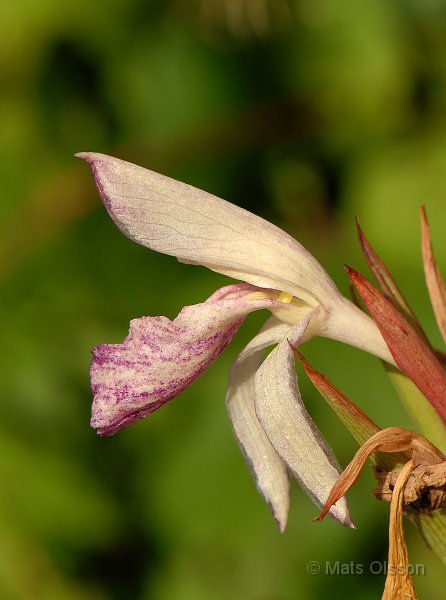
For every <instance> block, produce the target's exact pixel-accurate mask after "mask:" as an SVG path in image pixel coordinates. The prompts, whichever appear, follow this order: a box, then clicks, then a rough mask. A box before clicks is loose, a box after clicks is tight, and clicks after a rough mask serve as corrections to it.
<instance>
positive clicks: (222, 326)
mask: <svg viewBox="0 0 446 600" xmlns="http://www.w3.org/2000/svg"><path fill="white" fill-rule="evenodd" d="M252 291H257V288H254V287H253V286H249V285H247V284H237V285H231V286H227V287H225V288H222V289H220V290H218V291H217V292H216V293H214V294H213V295H212V296H211V297H210V298H208V300H206V301H205V302H203V303H202V304H197V305H194V306H187V307H185V308H183V310H182V311H181V313H180V314H179V315H178V317H177V318H176V319H175V320H174V321H170V320H169V319H167V318H166V317H142V318H140V319H134V320H133V321H132V322H131V324H130V332H129V335H128V336H127V338H126V339H125V340H124V342H123V343H122V344H102V345H100V346H97V347H96V348H95V349H94V350H93V361H92V364H91V370H90V374H91V383H92V389H93V393H94V401H93V409H92V419H91V425H92V427H94V428H95V429H97V431H98V433H99V434H100V435H112V434H114V433H116V432H117V431H119V430H120V429H123V428H124V427H127V426H128V425H130V424H131V423H134V422H135V421H138V420H140V419H142V418H143V417H145V416H147V415H149V414H150V413H152V412H154V411H155V410H157V409H158V408H159V407H161V406H162V405H163V404H165V403H166V402H168V401H169V400H171V399H172V398H175V397H176V396H178V394H179V393H180V392H182V391H183V390H184V389H185V388H186V387H188V386H189V385H190V384H191V383H192V382H193V381H194V380H195V379H197V377H199V376H200V375H201V374H202V373H204V371H205V370H206V369H207V368H208V367H209V366H210V365H211V364H212V363H213V362H214V361H215V360H216V359H217V358H218V356H219V355H220V354H221V352H223V350H224V349H225V348H226V346H227V345H228V344H229V342H230V341H231V340H232V338H233V337H234V335H235V333H236V332H237V330H238V329H239V327H240V325H241V324H242V322H243V320H244V318H245V316H246V315H247V314H248V313H250V312H252V311H254V310H260V309H262V308H273V307H274V306H277V305H278V304H279V303H278V302H277V301H276V300H273V299H271V298H262V299H260V300H255V299H253V300H246V299H244V297H245V296H246V295H247V294H248V293H249V292H252Z"/></svg>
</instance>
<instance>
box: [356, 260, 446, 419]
mask: <svg viewBox="0 0 446 600" xmlns="http://www.w3.org/2000/svg"><path fill="white" fill-rule="evenodd" d="M347 271H348V274H349V275H350V278H351V280H352V282H353V283H354V285H355V287H356V289H357V290H358V292H359V294H360V296H361V298H362V299H363V301H364V303H365V304H366V306H367V308H368V309H369V310H370V312H371V314H372V317H373V319H374V320H375V322H376V324H377V325H378V328H379V330H380V331H381V333H382V335H383V337H384V339H385V340H386V342H387V345H388V346H389V349H390V352H391V353H392V356H393V358H394V359H395V362H396V364H397V365H398V367H399V368H400V369H401V370H402V371H404V372H405V373H407V375H408V376H409V377H410V378H411V379H412V381H413V382H414V383H415V385H416V386H417V387H418V389H419V390H420V391H421V392H422V393H423V394H424V395H425V396H426V398H427V399H428V400H429V402H430V403H431V404H432V406H433V407H434V408H435V410H436V411H437V413H438V414H439V416H440V417H441V418H442V419H443V421H444V422H445V423H446V402H445V399H446V372H445V371H444V369H443V367H442V365H441V363H440V362H439V360H438V359H437V357H436V356H435V354H434V352H433V351H432V349H431V348H430V346H429V345H428V344H427V343H426V342H425V341H424V339H423V338H422V337H421V336H420V334H419V333H417V331H415V329H414V328H413V327H412V326H411V325H410V323H408V321H407V320H406V319H405V318H404V316H403V315H402V314H401V313H400V312H399V310H398V309H396V308H395V306H394V305H393V304H392V303H391V302H390V301H389V300H387V298H385V297H384V296H383V295H382V294H381V293H380V292H379V291H378V290H377V289H376V288H375V286H374V285H372V284H371V283H370V282H369V281H367V279H365V277H363V276H362V275H361V274H360V273H358V272H357V271H355V270H354V269H352V268H350V267H347Z"/></svg>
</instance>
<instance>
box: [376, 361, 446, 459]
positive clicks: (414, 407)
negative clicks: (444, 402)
mask: <svg viewBox="0 0 446 600" xmlns="http://www.w3.org/2000/svg"><path fill="white" fill-rule="evenodd" d="M383 364H384V366H385V368H386V371H387V374H388V375H389V377H390V381H391V382H392V384H393V386H394V387H395V389H396V391H397V392H398V395H399V397H400V399H401V402H402V403H403V405H404V407H405V409H406V410H407V412H408V413H409V415H410V417H411V418H412V420H413V421H414V422H415V423H416V425H417V426H418V427H419V430H420V432H421V433H422V434H423V435H424V436H425V437H426V438H427V439H428V440H430V441H431V442H432V443H433V444H435V446H437V448H439V450H441V451H442V452H444V453H446V426H445V424H444V423H443V421H442V419H440V417H439V416H438V413H437V411H436V410H435V409H434V407H433V406H432V405H431V403H430V402H429V401H428V400H427V399H426V398H425V397H424V396H423V394H422V393H421V392H420V390H419V389H418V388H417V387H416V385H415V384H414V383H413V382H412V381H411V380H410V379H409V378H408V377H407V375H405V374H404V373H402V372H401V371H400V370H398V369H396V368H395V367H392V366H391V365H388V364H387V363H383Z"/></svg>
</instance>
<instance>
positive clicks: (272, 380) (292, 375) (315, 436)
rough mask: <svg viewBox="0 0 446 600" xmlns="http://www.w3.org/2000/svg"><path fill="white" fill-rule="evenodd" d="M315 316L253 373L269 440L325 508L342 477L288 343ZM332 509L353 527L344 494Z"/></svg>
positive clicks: (305, 322)
mask: <svg viewBox="0 0 446 600" xmlns="http://www.w3.org/2000/svg"><path fill="white" fill-rule="evenodd" d="M310 319H311V315H307V316H306V317H305V318H304V319H303V320H302V321H301V322H300V323H299V324H298V325H296V326H295V327H294V328H293V329H292V330H290V332H289V333H288V335H287V338H286V339H284V340H283V341H282V342H281V343H280V344H279V345H278V346H277V347H276V348H275V349H274V350H273V351H272V352H271V353H270V354H269V355H268V357H267V358H266V359H265V361H264V362H263V364H262V366H261V367H260V368H259V369H258V371H257V374H256V376H255V377H254V395H255V406H256V413H257V417H258V419H259V421H260V423H261V424H262V427H263V429H264V431H265V433H266V434H267V436H268V437H269V440H270V442H271V443H272V445H273V446H274V448H275V449H276V451H277V453H278V454H279V456H281V457H282V459H283V460H284V461H285V462H286V463H287V465H288V467H289V468H290V470H291V471H292V473H293V474H294V476H295V477H296V479H297V480H298V481H299V483H300V485H301V486H302V487H303V488H304V490H305V491H306V492H307V494H308V495H309V496H310V497H311V498H312V499H313V501H314V502H315V503H316V504H317V505H318V506H320V507H322V506H323V505H324V503H325V501H326V499H327V497H328V494H329V492H330V490H331V488H332V486H333V485H334V483H335V482H336V480H337V479H338V477H339V465H338V463H337V461H336V458H335V456H334V454H333V452H332V450H331V449H330V447H329V446H328V444H327V442H326V441H325V440H324V438H323V437H322V434H321V433H320V431H319V430H318V428H317V427H316V425H315V424H314V423H313V421H312V420H311V417H310V415H309V414H308V412H307V411H306V409H305V406H304V405H303V402H302V399H301V396H300V393H299V389H298V387H297V379H296V372H295V368H294V358H293V353H292V351H291V348H290V346H289V344H288V340H289V341H290V343H292V344H293V345H295V346H297V345H298V344H299V342H300V341H301V338H302V336H303V334H304V332H305V329H306V327H307V325H308V322H309V320H310ZM331 514H332V516H333V517H335V518H336V519H337V520H339V521H340V522H341V523H343V524H344V525H347V526H350V527H351V526H352V521H351V519H350V515H349V512H348V508H347V503H346V501H345V499H344V498H343V499H341V500H340V501H339V502H338V503H337V504H336V505H335V506H334V507H332V512H331Z"/></svg>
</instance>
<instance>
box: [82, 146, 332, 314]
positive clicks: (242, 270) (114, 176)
mask: <svg viewBox="0 0 446 600" xmlns="http://www.w3.org/2000/svg"><path fill="white" fill-rule="evenodd" d="M77 156H80V157H81V158H85V159H86V160H87V161H88V162H89V163H90V164H91V167H92V170H93V174H94V176H95V178H96V184H97V186H98V189H99V192H100V194H101V197H102V200H103V201H104V204H105V206H106V207H107V209H108V211H109V213H110V215H111V217H112V218H113V220H114V221H115V223H116V224H117V225H118V227H119V228H120V229H121V230H122V231H123V232H124V233H125V234H126V235H127V236H128V237H129V238H131V239H132V240H134V241H136V242H138V243H140V244H142V245H143V246H147V247H149V248H151V249H153V250H156V251H157V252H162V253H164V254H170V255H173V256H176V257H177V258H178V259H179V260H181V261H183V262H189V263H196V264H200V265H204V266H206V267H209V268H210V269H212V270H214V271H217V272H219V273H223V274H225V275H229V276H231V277H234V278H235V279H240V280H242V281H247V282H249V283H251V284H254V285H256V286H259V287H267V288H274V289H279V290H283V291H285V292H288V293H290V294H292V295H293V296H298V297H300V298H302V299H303V300H305V301H307V302H308V303H309V304H313V305H314V304H317V303H321V304H323V305H324V304H325V303H327V304H329V303H330V300H331V299H332V298H335V297H338V296H339V291H338V290H337V288H336V286H335V285H334V283H333V281H332V280H331V279H330V277H329V276H328V274H327V273H326V272H325V270H324V269H323V268H322V267H321V265H320V264H319V263H318V262H317V260H316V259H315V258H314V257H313V256H312V255H311V254H310V253H309V252H308V251H307V250H306V249H305V248H304V247H303V246H301V245H300V244H299V243H298V242H297V241H296V240H294V239H293V238H292V237H291V236H289V235H288V234H287V233H285V232H284V231H282V230H281V229H279V228H278V227H276V226H275V225H272V224H271V223H269V222H268V221H265V220H264V219H261V218H260V217H257V216H255V215H253V214H251V213H250V212H248V211H246V210H243V209H242V208H240V207H238V206H235V205H234V204H230V203H229V202H226V201H224V200H221V199H220V198H217V197H216V196H213V195H211V194H208V193H207V192H203V191H201V190H198V189H196V188H194V187H192V186H189V185H186V184H184V183H180V182H178V181H175V180H173V179H170V178H168V177H165V176H163V175H159V174H158V173H154V172H153V171H148V170H147V169H143V168H142V167H138V166H136V165H133V164H131V163H128V162H125V161H123V160H119V159H117V158H113V157H110V156H106V155H104V154H96V153H89V152H83V153H79V154H77Z"/></svg>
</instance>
